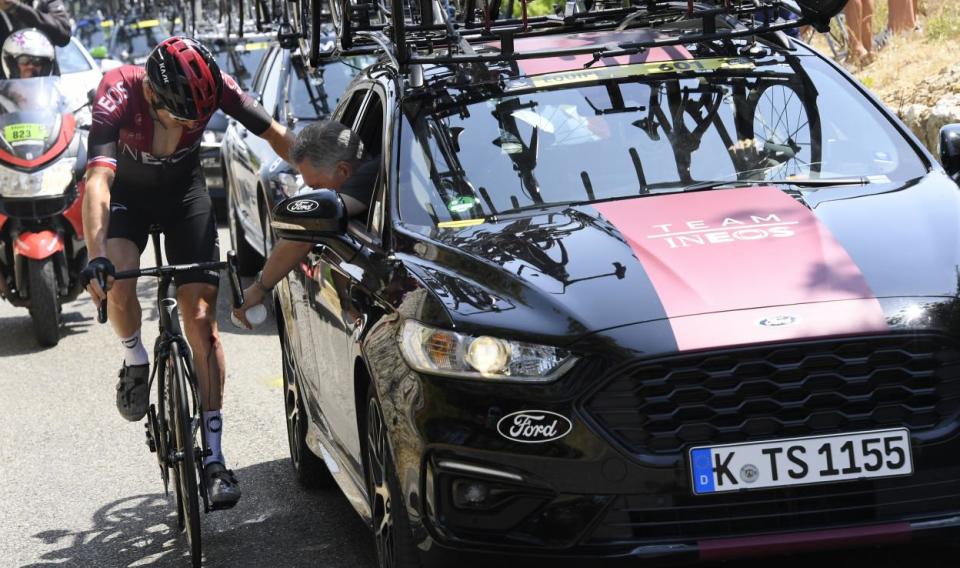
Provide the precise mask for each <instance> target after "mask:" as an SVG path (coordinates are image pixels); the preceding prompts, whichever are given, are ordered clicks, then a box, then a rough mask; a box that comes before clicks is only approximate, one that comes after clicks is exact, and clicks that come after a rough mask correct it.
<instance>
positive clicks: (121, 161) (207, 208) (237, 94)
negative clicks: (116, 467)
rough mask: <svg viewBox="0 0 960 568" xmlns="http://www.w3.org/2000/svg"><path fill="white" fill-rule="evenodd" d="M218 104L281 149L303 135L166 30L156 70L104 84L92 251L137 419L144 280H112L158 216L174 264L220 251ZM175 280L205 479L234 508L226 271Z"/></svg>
mask: <svg viewBox="0 0 960 568" xmlns="http://www.w3.org/2000/svg"><path fill="white" fill-rule="evenodd" d="M218 108H220V109H222V110H223V111H224V112H226V113H227V114H229V115H230V116H232V117H234V118H236V119H237V120H238V121H240V122H241V123H242V124H243V125H244V126H245V127H246V128H247V129H249V130H250V131H251V132H254V133H257V134H258V135H259V136H260V137H261V138H263V139H264V140H266V141H267V142H268V143H269V144H270V146H272V147H273V149H274V151H276V152H277V154H278V155H280V156H283V157H287V156H288V155H289V151H290V148H291V146H292V144H293V142H294V138H293V136H292V134H291V133H289V132H288V131H287V129H286V128H284V127H283V126H281V125H280V124H278V123H277V122H276V121H274V120H273V119H271V117H270V115H269V114H267V113H266V112H265V111H264V109H263V108H262V107H261V106H260V105H259V104H258V103H257V102H256V101H254V100H253V99H252V98H250V97H249V96H247V95H246V94H245V93H244V92H243V91H242V90H241V89H240V88H239V87H238V86H237V83H236V81H234V79H233V78H232V77H230V76H229V75H227V74H226V73H223V72H221V71H220V69H219V68H218V66H217V63H216V61H215V60H214V58H213V56H212V55H211V54H210V52H209V51H208V50H207V49H206V48H205V47H204V46H203V45H201V44H200V43H198V42H196V41H194V40H192V39H188V38H183V37H171V38H169V39H166V40H164V41H163V42H161V43H160V44H159V45H157V47H156V48H155V49H154V50H153V52H152V53H151V54H150V56H149V58H148V60H147V62H146V69H144V68H141V67H137V66H132V65H125V66H122V67H119V68H117V69H114V70H111V71H109V72H108V73H106V75H104V77H103V80H102V81H101V82H100V87H99V89H98V91H97V95H96V99H95V103H94V107H93V125H92V128H91V130H90V138H89V150H88V156H90V159H89V161H88V162H87V170H86V175H85V183H86V190H85V191H86V194H85V197H84V202H83V224H84V235H85V238H86V242H87V248H88V250H89V254H90V258H91V260H90V263H89V265H88V266H87V268H86V269H84V278H85V280H86V282H87V291H88V292H89V293H90V295H91V296H92V297H93V299H94V302H95V303H96V304H98V305H99V303H100V302H101V301H103V300H104V299H105V298H106V291H105V290H104V289H102V288H101V287H100V285H99V283H98V280H97V276H98V275H107V286H106V287H107V289H110V301H109V302H108V303H107V307H108V311H109V318H110V320H111V322H112V324H113V328H114V331H115V332H116V333H117V335H118V336H119V337H120V338H121V342H122V344H123V346H124V357H123V364H122V367H121V370H120V381H119V383H118V385H117V408H118V410H119V411H120V414H121V415H122V416H123V417H124V418H126V419H127V420H130V421H139V420H140V419H142V418H143V416H144V414H146V411H147V406H148V404H149V384H148V379H149V372H148V370H149V367H148V365H149V358H148V355H147V350H146V349H145V348H144V346H143V343H142V341H141V339H140V324H141V311H140V303H139V301H138V299H137V288H136V281H135V280H122V281H117V282H116V284H113V282H112V279H111V278H109V276H110V275H112V274H114V273H115V271H116V270H134V269H137V268H139V264H140V254H141V253H142V252H143V250H144V248H145V247H146V242H147V235H148V231H149V228H150V226H151V225H153V224H157V225H160V226H161V228H162V229H163V232H164V235H165V248H166V253H167V259H168V261H169V262H170V263H172V264H182V263H194V262H208V261H217V260H219V257H220V251H219V243H218V239H217V227H216V222H215V220H214V214H213V210H212V205H211V201H210V196H209V195H208V193H207V190H206V186H205V182H204V176H203V171H202V170H201V167H200V140H201V137H202V135H203V131H204V128H205V127H206V124H207V122H208V121H209V119H210V117H211V116H212V115H213V113H214V112H215V111H216V110H217V109H218ZM175 282H176V284H177V299H178V302H179V306H180V310H181V313H182V314H183V323H184V331H185V335H186V337H187V341H188V342H189V343H190V348H191V350H192V352H193V358H194V362H195V368H196V374H197V382H198V385H199V390H200V397H201V402H202V404H203V409H204V412H203V432H204V437H205V438H206V441H207V446H208V447H209V449H210V451H211V455H209V456H207V457H205V458H204V481H205V482H206V484H207V490H208V493H209V496H210V499H211V502H212V505H213V508H215V509H223V508H229V507H232V506H233V505H235V504H236V502H237V501H238V500H239V498H240V489H239V487H238V484H237V481H236V478H235V477H234V475H233V473H232V472H231V471H229V470H227V469H226V466H225V460H224V457H223V452H222V450H221V448H220V436H221V432H222V426H223V418H222V415H221V412H220V409H221V404H222V401H223V383H224V355H223V347H222V345H221V343H220V338H219V334H218V330H217V318H216V305H217V288H218V285H219V274H218V273H217V272H195V273H187V274H184V275H182V276H178V277H177V278H176V279H175ZM111 286H112V288H111Z"/></svg>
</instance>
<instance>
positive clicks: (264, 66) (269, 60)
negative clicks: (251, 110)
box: [252, 47, 280, 95]
mask: <svg viewBox="0 0 960 568" xmlns="http://www.w3.org/2000/svg"><path fill="white" fill-rule="evenodd" d="M279 53H280V49H279V48H277V47H274V48H273V49H271V50H270V53H268V54H267V56H266V57H265V58H264V59H263V61H261V62H260V66H259V67H258V68H257V73H256V75H255V76H254V78H253V89H252V90H253V92H254V93H256V94H258V95H260V94H263V84H264V82H266V80H267V76H268V75H269V74H270V70H271V69H273V62H274V61H276V59H277V55H278V54H279Z"/></svg>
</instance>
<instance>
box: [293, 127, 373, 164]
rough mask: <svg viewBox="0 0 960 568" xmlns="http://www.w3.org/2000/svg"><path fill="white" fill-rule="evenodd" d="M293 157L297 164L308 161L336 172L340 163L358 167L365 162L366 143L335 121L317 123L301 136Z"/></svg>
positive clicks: (295, 144)
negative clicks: (364, 150) (336, 167)
mask: <svg viewBox="0 0 960 568" xmlns="http://www.w3.org/2000/svg"><path fill="white" fill-rule="evenodd" d="M290 157H291V159H293V162H294V163H295V164H299V163H300V162H302V161H304V160H308V161H309V162H310V165H312V166H313V167H315V168H318V169H323V170H332V169H333V168H334V167H335V166H336V165H337V162H347V163H348V164H350V165H351V166H353V167H354V168H356V167H357V165H358V164H359V163H360V162H361V161H362V160H363V142H361V141H360V137H359V136H358V135H357V133H356V132H354V131H353V130H351V129H349V128H347V127H346V126H344V125H342V124H340V123H339V122H337V121H335V120H324V121H321V122H314V123H313V124H310V125H308V126H307V127H306V128H304V129H303V130H301V131H300V134H298V135H297V141H296V142H295V143H294V145H293V149H292V150H291V151H290Z"/></svg>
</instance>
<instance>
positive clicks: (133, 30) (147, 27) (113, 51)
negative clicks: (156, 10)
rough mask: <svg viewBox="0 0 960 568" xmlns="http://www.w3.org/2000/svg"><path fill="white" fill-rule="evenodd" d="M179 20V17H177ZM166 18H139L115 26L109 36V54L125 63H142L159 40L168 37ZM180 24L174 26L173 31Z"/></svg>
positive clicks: (177, 28)
mask: <svg viewBox="0 0 960 568" xmlns="http://www.w3.org/2000/svg"><path fill="white" fill-rule="evenodd" d="M178 20H179V19H178ZM169 26H170V22H169V21H168V20H163V21H161V20H159V19H155V20H140V21H132V22H127V23H126V24H123V25H120V26H117V29H116V31H115V32H114V34H113V37H112V38H111V46H110V56H111V57H113V58H114V59H118V60H120V61H123V62H125V63H132V64H134V65H143V64H144V63H145V62H146V60H147V56H149V55H150V52H151V51H152V50H153V48H154V47H156V45H157V44H158V43H160V42H161V41H163V40H165V39H167V38H168V37H170V32H169ZM178 31H180V26H179V24H178V25H175V26H174V33H177V32H178Z"/></svg>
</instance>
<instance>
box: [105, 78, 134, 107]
mask: <svg viewBox="0 0 960 568" xmlns="http://www.w3.org/2000/svg"><path fill="white" fill-rule="evenodd" d="M128 98H130V95H129V94H128V93H127V88H126V86H125V85H124V84H123V83H116V84H114V85H110V86H109V87H107V90H106V92H105V93H104V94H103V96H102V97H100V99H99V100H98V101H97V106H98V107H100V108H102V109H103V110H105V111H107V112H113V111H115V110H117V105H121V104H123V103H124V101H126V100H127V99H128Z"/></svg>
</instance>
